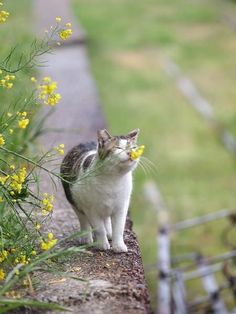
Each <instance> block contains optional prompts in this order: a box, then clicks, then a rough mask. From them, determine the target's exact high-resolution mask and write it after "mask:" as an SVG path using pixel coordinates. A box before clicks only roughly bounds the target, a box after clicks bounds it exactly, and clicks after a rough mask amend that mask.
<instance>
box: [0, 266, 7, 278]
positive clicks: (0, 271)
mask: <svg viewBox="0 0 236 314" xmlns="http://www.w3.org/2000/svg"><path fill="white" fill-rule="evenodd" d="M5 276H6V274H5V272H4V270H3V269H2V268H0V280H3V279H4V278H5Z"/></svg>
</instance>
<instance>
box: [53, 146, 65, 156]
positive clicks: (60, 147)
mask: <svg viewBox="0 0 236 314" xmlns="http://www.w3.org/2000/svg"><path fill="white" fill-rule="evenodd" d="M64 148H65V145H64V144H60V145H58V146H57V147H55V148H54V149H55V150H56V151H57V152H58V154H60V155H64V153H65V152H64Z"/></svg>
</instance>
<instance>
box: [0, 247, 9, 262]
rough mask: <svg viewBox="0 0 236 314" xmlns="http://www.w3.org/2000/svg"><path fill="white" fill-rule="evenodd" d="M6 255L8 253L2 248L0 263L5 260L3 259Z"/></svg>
mask: <svg viewBox="0 0 236 314" xmlns="http://www.w3.org/2000/svg"><path fill="white" fill-rule="evenodd" d="M7 255H8V252H7V251H6V250H3V251H1V252H0V263H2V262H3V261H5V259H6V258H7Z"/></svg>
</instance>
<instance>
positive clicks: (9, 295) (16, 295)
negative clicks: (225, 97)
mask: <svg viewBox="0 0 236 314" xmlns="http://www.w3.org/2000/svg"><path fill="white" fill-rule="evenodd" d="M5 296H6V297H7V298H11V299H20V298H21V297H22V295H21V294H20V292H18V291H16V290H10V291H7V292H6V293H5Z"/></svg>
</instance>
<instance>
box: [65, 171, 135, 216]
mask: <svg viewBox="0 0 236 314" xmlns="http://www.w3.org/2000/svg"><path fill="white" fill-rule="evenodd" d="M131 191H132V172H131V171H130V172H128V173H126V174H124V175H122V176H120V175H119V176H109V175H102V174H101V175H97V176H91V177H88V178H86V179H85V180H82V181H81V182H80V181H79V180H78V181H77V182H76V183H75V184H74V185H73V186H72V188H71V192H72V195H73V199H74V200H75V202H76V204H77V206H78V209H79V210H81V211H83V212H84V213H85V214H87V213H88V214H94V215H99V216H100V217H102V218H105V217H108V216H112V215H113V213H115V212H116V211H122V210H123V207H126V206H128V205H127V204H129V201H130V195H131Z"/></svg>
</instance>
